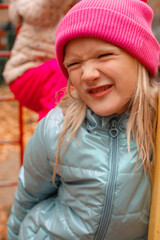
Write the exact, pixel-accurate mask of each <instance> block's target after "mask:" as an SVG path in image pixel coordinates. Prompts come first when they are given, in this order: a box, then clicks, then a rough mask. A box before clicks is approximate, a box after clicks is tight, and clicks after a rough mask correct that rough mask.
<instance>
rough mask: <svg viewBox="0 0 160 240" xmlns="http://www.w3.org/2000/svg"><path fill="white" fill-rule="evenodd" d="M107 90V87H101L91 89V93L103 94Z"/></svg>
mask: <svg viewBox="0 0 160 240" xmlns="http://www.w3.org/2000/svg"><path fill="white" fill-rule="evenodd" d="M108 88H109V86H108V87H107V86H105V87H101V88H97V89H93V90H91V92H92V93H98V92H103V91H105V90H107V89H108Z"/></svg>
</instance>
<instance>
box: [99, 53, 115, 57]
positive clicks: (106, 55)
mask: <svg viewBox="0 0 160 240" xmlns="http://www.w3.org/2000/svg"><path fill="white" fill-rule="evenodd" d="M112 55H113V53H105V54H101V55H99V56H98V58H103V57H108V56H112Z"/></svg>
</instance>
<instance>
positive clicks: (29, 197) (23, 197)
mask: <svg viewBox="0 0 160 240" xmlns="http://www.w3.org/2000/svg"><path fill="white" fill-rule="evenodd" d="M51 121H52V122H53V124H52V129H51V131H50V132H52V133H54V132H56V133H58V130H57V127H55V130H54V126H53V125H54V119H52V120H51ZM51 121H49V122H51ZM47 124H48V121H47V120H46V119H43V120H42V121H41V122H40V123H39V124H38V127H37V129H36V131H35V133H34V135H33V137H32V138H31V139H30V140H29V142H28V143H27V145H26V149H25V153H24V163H23V166H22V168H21V170H20V173H19V178H18V186H17V190H16V193H15V198H14V203H13V206H12V209H11V214H10V217H9V220H8V224H7V226H8V238H7V239H8V240H17V238H18V233H19V229H20V226H21V223H22V221H23V219H24V217H25V216H26V214H27V213H28V212H29V211H30V210H31V208H33V206H35V205H36V204H37V203H39V202H41V201H43V200H44V199H46V198H48V197H49V196H51V195H52V196H53V195H54V194H56V191H57V187H55V186H54V185H53V183H52V174H53V167H54V166H53V165H54V164H53V165H52V163H53V161H54V159H52V160H53V161H52V160H51V159H49V158H50V157H49V158H48V156H47V155H51V154H49V153H47V151H48V150H46V148H48V146H47V144H48V140H47V136H46V134H45V132H46V131H45V127H46V125H47ZM55 124H56V123H55ZM51 135H52V134H51ZM55 135H56V134H55ZM53 140H54V139H53ZM49 141H50V140H49ZM52 145H55V146H57V144H55V143H54V142H52ZM55 149H56V147H55ZM52 150H54V148H51V150H50V151H52ZM53 156H55V153H53ZM59 184H60V179H59V177H58V176H56V179H55V185H57V186H58V185H59Z"/></svg>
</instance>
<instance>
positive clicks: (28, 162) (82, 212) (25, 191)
mask: <svg viewBox="0 0 160 240" xmlns="http://www.w3.org/2000/svg"><path fill="white" fill-rule="evenodd" d="M62 119H63V114H62V112H61V109H60V108H59V107H57V108H56V109H54V110H52V111H51V112H50V113H49V114H48V115H47V117H46V118H45V119H43V120H42V121H41V122H40V123H39V124H38V127H37V129H36V131H35V134H34V136H33V137H32V138H31V139H30V141H29V142H28V144H27V146H26V150H25V156H24V165H23V167H22V168H21V171H20V175H19V180H18V188H17V191H16V194H15V201H14V204H13V206H12V212H11V216H10V218H9V221H8V240H17V239H19V240H144V239H147V231H148V218H149V208H150V195H151V184H150V181H149V177H148V176H147V174H146V175H145V174H144V171H143V167H142V166H141V161H139V162H138V165H137V168H136V170H135V171H134V169H135V164H136V159H137V148H136V145H135V143H134V142H133V141H132V140H131V142H130V149H131V154H130V153H128V149H127V140H126V134H125V131H126V125H127V121H128V116H127V114H126V113H125V114H123V115H113V116H110V117H100V116H97V115H96V114H94V113H93V112H92V111H91V110H90V109H88V110H87V113H86V118H85V121H84V122H83V124H82V126H81V127H80V129H79V131H78V134H77V140H76V141H75V140H73V141H72V142H71V144H70V145H69V147H68V149H67V151H66V153H65V155H64V159H63V162H62V167H60V166H59V168H58V173H57V176H56V184H57V188H56V187H55V186H54V185H53V183H52V174H53V168H54V162H55V157H56V147H57V139H58V136H59V133H60V131H61V129H62V125H63V123H62ZM62 153H63V149H62V150H61V155H62ZM18 234H19V235H18Z"/></svg>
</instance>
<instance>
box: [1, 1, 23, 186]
mask: <svg viewBox="0 0 160 240" xmlns="http://www.w3.org/2000/svg"><path fill="white" fill-rule="evenodd" d="M7 8H8V4H3V3H0V10H3V9H7ZM1 33H2V34H4V32H3V31H0V34H1ZM9 56H10V51H5V50H3V51H0V58H1V57H4V58H5V57H9ZM10 101H16V99H15V98H14V97H10V98H7V97H0V102H10ZM18 105H19V106H18V113H19V114H18V115H19V117H18V122H19V138H18V139H17V140H12V141H4V140H0V145H3V144H13V145H15V144H18V145H19V146H20V166H21V165H22V162H23V109H22V105H21V104H20V103H19V104H18ZM16 184H17V183H16V182H9V181H7V182H0V187H10V186H13V185H16Z"/></svg>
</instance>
